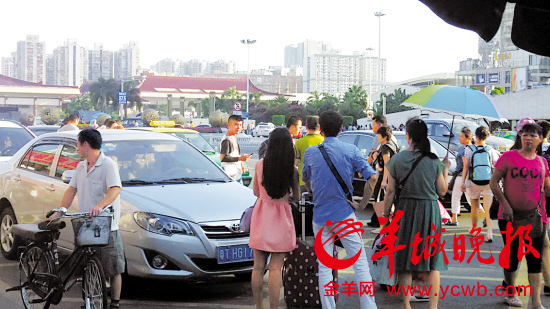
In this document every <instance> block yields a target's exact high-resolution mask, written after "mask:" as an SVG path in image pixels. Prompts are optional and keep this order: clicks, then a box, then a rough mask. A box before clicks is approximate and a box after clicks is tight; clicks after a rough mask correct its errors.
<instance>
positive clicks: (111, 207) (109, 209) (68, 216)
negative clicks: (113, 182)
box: [46, 205, 114, 218]
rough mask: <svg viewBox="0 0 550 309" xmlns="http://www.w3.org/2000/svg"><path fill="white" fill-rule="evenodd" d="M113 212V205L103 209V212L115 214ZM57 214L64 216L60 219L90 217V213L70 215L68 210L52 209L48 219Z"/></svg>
mask: <svg viewBox="0 0 550 309" xmlns="http://www.w3.org/2000/svg"><path fill="white" fill-rule="evenodd" d="M113 211H114V209H113V205H107V206H105V207H104V208H103V211H102V212H113ZM55 212H60V213H62V214H63V215H62V216H61V217H60V218H77V217H86V216H88V217H89V216H90V213H88V212H76V213H71V214H68V213H67V208H65V207H60V208H56V209H52V210H50V211H48V213H47V214H46V218H49V217H51V216H52V215H53V214H54V213H55Z"/></svg>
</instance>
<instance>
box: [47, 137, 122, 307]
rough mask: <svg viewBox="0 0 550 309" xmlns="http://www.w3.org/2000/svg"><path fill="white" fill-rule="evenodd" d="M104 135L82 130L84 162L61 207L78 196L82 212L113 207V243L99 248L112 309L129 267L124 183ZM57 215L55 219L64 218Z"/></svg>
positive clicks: (80, 151)
mask: <svg viewBox="0 0 550 309" xmlns="http://www.w3.org/2000/svg"><path fill="white" fill-rule="evenodd" d="M101 143H102V139H101V134H100V133H99V131H97V130H95V129H85V130H82V131H80V133H79V134H78V140H77V143H76V145H77V150H78V155H79V156H80V157H81V158H82V159H84V160H83V161H81V162H80V163H79V164H78V166H77V167H76V170H75V173H74V176H73V178H72V179H71V181H70V183H69V189H67V191H65V195H64V196H63V200H62V201H61V207H65V208H69V207H70V206H71V204H72V202H73V200H74V197H75V196H78V205H79V211H80V212H88V211H89V213H90V216H97V215H99V214H100V213H101V211H102V210H103V208H105V207H106V206H108V205H112V206H113V210H114V213H113V220H112V223H111V232H110V234H109V244H108V245H107V246H105V247H100V248H98V249H97V254H99V256H100V259H101V264H102V266H103V270H104V271H105V276H106V277H108V278H110V279H111V305H110V309H117V308H119V302H120V293H121V290H122V276H121V274H122V272H124V268H125V260H124V249H123V247H122V240H121V238H120V233H119V229H118V223H119V220H120V196H119V195H120V190H121V188H122V184H121V182H120V175H119V172H118V167H117V164H116V163H115V161H113V160H112V159H111V158H109V157H107V156H105V154H104V153H103V152H102V151H101V150H100V148H101ZM61 215H62V213H60V212H57V213H55V214H54V215H53V216H52V217H51V219H55V218H57V217H60V216H61Z"/></svg>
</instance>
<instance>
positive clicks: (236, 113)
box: [233, 111, 243, 115]
mask: <svg viewBox="0 0 550 309" xmlns="http://www.w3.org/2000/svg"><path fill="white" fill-rule="evenodd" d="M242 114H243V112H241V111H233V115H242Z"/></svg>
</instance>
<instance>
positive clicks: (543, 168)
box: [490, 123, 550, 309]
mask: <svg viewBox="0 0 550 309" xmlns="http://www.w3.org/2000/svg"><path fill="white" fill-rule="evenodd" d="M518 134H521V143H522V148H521V149H520V150H511V151H508V152H506V153H504V154H503V155H502V157H500V159H499V160H498V161H497V163H496V165H495V170H494V172H493V177H492V178H491V183H490V186H491V190H492V191H493V193H494V195H495V197H496V198H497V200H498V201H499V202H500V209H499V213H498V226H499V228H500V231H501V233H502V232H504V231H505V230H506V225H507V223H508V222H509V221H513V214H514V211H516V212H525V211H534V210H535V209H536V208H537V207H538V205H539V201H540V200H541V186H544V188H545V189H547V188H549V187H550V179H549V171H548V163H546V160H544V159H543V158H542V157H540V156H538V155H537V153H536V150H537V147H538V146H539V145H540V143H542V128H541V127H540V126H539V125H537V124H531V123H530V124H526V125H524V126H523V128H522V129H521V131H520V132H518ZM501 180H502V183H503V188H502V189H501V188H500V186H499V182H500V181H501ZM503 191H504V192H503ZM539 210H540V213H541V215H542V222H543V223H544V224H545V228H544V229H545V230H546V223H547V217H546V203H545V200H544V198H543V199H542V204H541V206H540V207H539ZM502 238H503V241H504V243H506V235H505V234H503V235H502ZM543 244H544V236H541V237H539V238H534V239H533V240H532V246H533V248H534V249H535V250H536V251H537V252H539V253H540V252H542V249H543ZM518 250H519V239H518V238H517V237H516V238H515V239H514V240H512V242H511V250H510V253H511V254H510V265H509V267H508V268H507V269H504V278H505V281H506V283H507V285H512V286H515V279H516V270H517V268H518V256H517V252H518ZM526 259H527V270H528V273H529V275H528V278H529V285H530V286H531V287H532V289H533V293H532V296H531V308H536V309H541V308H542V309H544V307H543V306H542V304H541V301H540V292H541V284H542V275H541V267H542V259H541V257H540V255H539V257H538V258H537V257H535V256H534V255H533V254H532V253H530V252H529V253H527V255H526ZM505 301H506V303H507V304H508V305H510V306H515V307H522V306H523V304H522V303H521V301H520V300H519V298H518V297H517V296H506V297H505Z"/></svg>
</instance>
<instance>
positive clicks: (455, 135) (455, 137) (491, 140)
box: [424, 118, 514, 153]
mask: <svg viewBox="0 0 550 309" xmlns="http://www.w3.org/2000/svg"><path fill="white" fill-rule="evenodd" d="M452 121H453V120H452V119H424V122H426V125H427V126H428V135H429V136H431V137H432V138H434V139H436V140H437V141H439V142H440V143H441V144H443V145H447V144H448V143H449V137H450V138H451V143H450V146H449V148H450V149H451V150H452V151H458V149H459V148H460V146H461V145H460V140H459V137H460V131H461V130H462V128H464V127H468V128H469V129H470V130H471V131H472V136H473V137H474V138H475V132H476V129H477V128H478V127H479V125H478V124H477V123H475V122H472V121H468V120H465V119H456V118H455V120H454V124H453V128H452V130H451V123H452ZM451 131H452V133H451ZM485 141H486V143H487V144H488V145H491V146H492V147H493V148H494V149H496V150H498V151H499V152H500V153H503V152H505V151H508V150H510V148H511V147H512V145H514V142H513V141H511V140H509V139H505V138H501V137H496V136H491V135H489V137H488V138H487V139H486V140H485Z"/></svg>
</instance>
